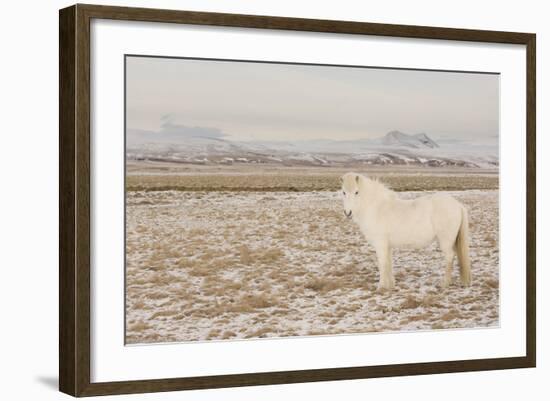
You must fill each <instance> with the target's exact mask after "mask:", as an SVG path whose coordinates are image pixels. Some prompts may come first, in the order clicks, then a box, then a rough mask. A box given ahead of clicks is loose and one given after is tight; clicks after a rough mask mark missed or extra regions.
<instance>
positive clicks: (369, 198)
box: [342, 173, 471, 289]
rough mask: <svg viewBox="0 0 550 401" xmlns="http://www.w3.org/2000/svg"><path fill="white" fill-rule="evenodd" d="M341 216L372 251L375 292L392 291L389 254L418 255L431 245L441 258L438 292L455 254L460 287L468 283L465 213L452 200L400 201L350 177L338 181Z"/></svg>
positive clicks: (446, 281) (362, 179) (378, 185)
mask: <svg viewBox="0 0 550 401" xmlns="http://www.w3.org/2000/svg"><path fill="white" fill-rule="evenodd" d="M342 196H343V200H344V214H345V215H346V217H348V218H352V219H353V221H354V222H355V223H357V224H358V225H359V228H360V230H361V232H362V233H363V235H364V236H365V238H366V239H367V241H368V242H369V243H370V244H371V245H372V246H374V248H375V250H376V256H377V259H378V269H379V272H380V281H379V284H378V288H380V289H392V288H393V286H394V285H395V279H394V277H393V268H392V259H391V251H392V248H400V247H401V248H413V249H419V248H423V247H425V246H427V245H429V244H431V243H432V242H433V241H434V240H435V239H437V240H438V242H439V246H440V248H441V251H442V252H443V255H444V256H445V263H446V270H445V276H444V278H443V281H442V286H443V287H447V286H448V285H449V284H450V283H451V276H452V267H453V259H454V255H455V253H456V254H457V256H458V263H459V265H460V278H461V281H462V284H463V285H465V286H467V285H470V283H471V273H470V257H469V235H468V213H467V211H466V208H465V207H464V206H463V205H462V204H461V203H460V202H458V201H457V200H456V199H455V198H453V197H452V196H450V195H447V194H434V195H426V196H422V197H419V198H417V199H413V200H403V199H399V198H398V197H397V194H396V193H395V192H393V191H392V190H390V189H388V188H386V186H384V184H382V183H380V182H378V181H376V180H372V179H369V178H367V177H365V176H362V175H359V174H356V173H347V174H345V175H344V176H343V177H342Z"/></svg>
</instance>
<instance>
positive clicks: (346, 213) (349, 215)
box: [344, 210, 351, 219]
mask: <svg viewBox="0 0 550 401" xmlns="http://www.w3.org/2000/svg"><path fill="white" fill-rule="evenodd" d="M344 214H345V215H346V217H347V218H348V219H349V218H351V210H350V211H349V213H348V212H346V211H345V210H344Z"/></svg>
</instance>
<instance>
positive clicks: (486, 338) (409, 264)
mask: <svg viewBox="0 0 550 401" xmlns="http://www.w3.org/2000/svg"><path fill="white" fill-rule="evenodd" d="M59 24H60V206H59V207H60V209H59V210H60V306H59V307H60V344H59V348H60V381H59V385H60V390H61V391H63V392H65V393H68V394H71V395H74V396H91V395H104V394H120V393H139V392H154V391H171V390H185V389H201V388H217V387H231V386H248V385H261V384H278V383H295V382H310V381H323V380H342V379H360V378H373V377H384V376H398V375H419V374H431V373H440V372H462V371H477V370H489V369H510V368H525V367H534V366H535V360H536V358H535V355H536V352H535V349H536V348H535V343H536V342H535V332H536V319H535V299H536V294H535V283H536V280H535V244H536V241H535V210H536V204H535V171H536V166H535V35H534V34H530V33H512V32H495V31H480V30H467V29H450V28H435V27H419V26H403V25H386V24H372V23H364V22H350V21H329V20H310V19H297V18H283V17H267V16H254V15H236V14H219V13H202V12H189V11H171V10H154V9H138V8H123V7H108V6H95V5H75V6H72V7H69V8H65V9H63V10H61V11H60V20H59Z"/></svg>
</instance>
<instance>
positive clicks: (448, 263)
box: [439, 242, 455, 288]
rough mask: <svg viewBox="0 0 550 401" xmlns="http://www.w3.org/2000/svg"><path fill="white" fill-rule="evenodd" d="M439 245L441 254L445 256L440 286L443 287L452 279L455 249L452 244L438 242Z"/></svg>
mask: <svg viewBox="0 0 550 401" xmlns="http://www.w3.org/2000/svg"><path fill="white" fill-rule="evenodd" d="M439 247H440V248H441V251H442V252H443V256H444V257H445V276H444V277H443V280H442V281H441V286H442V287H443V288H446V287H448V286H449V285H450V284H451V283H452V281H453V260H454V257H455V251H454V246H453V244H450V245H447V244H442V243H441V242H440V243H439Z"/></svg>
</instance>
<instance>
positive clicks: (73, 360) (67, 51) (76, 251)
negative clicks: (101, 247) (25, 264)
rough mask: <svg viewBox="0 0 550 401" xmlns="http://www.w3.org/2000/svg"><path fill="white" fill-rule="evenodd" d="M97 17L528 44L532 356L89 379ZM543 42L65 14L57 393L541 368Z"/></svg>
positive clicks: (195, 15)
mask: <svg viewBox="0 0 550 401" xmlns="http://www.w3.org/2000/svg"><path fill="white" fill-rule="evenodd" d="M92 18H102V19H114V20H130V21H148V22H170V23H183V24H195V25H213V26H227V27H242V28H268V29H281V30H294V31H310V32H330V33H345V34H358V35H377V36H394V37H404V38H424V39H442V40H457V41H476V42H490V43H510V44H519V45H525V46H526V49H527V52H526V53H527V57H526V66H527V121H526V129H527V194H526V196H527V198H526V200H527V243H526V249H527V259H526V275H527V280H526V283H527V287H526V290H527V302H526V316H527V324H526V334H527V335H526V339H527V342H526V350H527V353H526V356H524V357H513V358H495V359H478V360H464V361H443V362H433V363H413V364H400V365H383V366H366V367H349V368H329V369H316V370H303V371H284V372H268V373H251V374H234V375H222V376H203V377H195V378H185V377H184V378H170V379H158V380H136V381H122V382H102V383H91V381H90V103H89V97H90V21H91V19H92ZM535 54H536V35H535V34H531V33H516V32H497V31H482V30H468V29H452V28H435V27H423V26H406V25H388V24H372V23H364V22H352V21H331V20H314V19H302V18H284V17H268V16H256V15H239V14H220V13H204V12H194V11H173V10H157V9H143V8H127V7H111V6H96V5H84V4H77V5H74V6H71V7H68V8H64V9H62V10H60V12H59V94H60V95H59V154H60V159H59V389H60V391H62V392H64V393H67V394H70V395H73V396H92V395H106V394H123V393H143V392H155V391H173V390H188V389H204V388H219V387H235V386H251V385H262V384H281V383H298V382H314V381H325V380H345V379H363V378H372V377H389V376H402V375H421V374H433V373H448V372H466V371H481V370H495V369H512V368H527V367H534V366H535V365H536V266H535V263H536V260H535V258H536V226H535V224H536V149H535V148H536V134H535V132H536V127H535V124H536V123H535V121H536V78H535V75H536V56H535Z"/></svg>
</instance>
